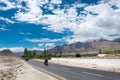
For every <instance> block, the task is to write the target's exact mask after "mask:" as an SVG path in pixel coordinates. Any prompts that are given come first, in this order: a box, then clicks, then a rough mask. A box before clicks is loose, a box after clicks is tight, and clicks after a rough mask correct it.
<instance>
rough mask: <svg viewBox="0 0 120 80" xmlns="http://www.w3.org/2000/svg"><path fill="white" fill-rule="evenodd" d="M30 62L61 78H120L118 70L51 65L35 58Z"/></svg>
mask: <svg viewBox="0 0 120 80" xmlns="http://www.w3.org/2000/svg"><path fill="white" fill-rule="evenodd" d="M28 63H29V64H30V65H32V66H33V67H34V68H36V69H38V70H40V71H46V73H47V72H49V73H52V76H53V75H54V74H55V77H59V79H60V80H120V73H117V72H109V71H101V70H95V69H87V68H77V67H69V66H64V65H58V64H51V63H49V66H45V65H44V63H43V62H40V61H35V60H29V61H28ZM73 65H74V64H73ZM50 75H51V74H50ZM57 75H58V76H57ZM47 80H49V79H47Z"/></svg>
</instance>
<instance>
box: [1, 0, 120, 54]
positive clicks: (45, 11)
mask: <svg viewBox="0 0 120 80" xmlns="http://www.w3.org/2000/svg"><path fill="white" fill-rule="evenodd" d="M118 37H120V1H119V0H0V50H3V49H10V50H12V51H13V52H20V51H23V50H24V48H25V47H26V48H29V49H31V50H33V49H37V50H43V49H44V48H45V46H46V44H47V45H48V47H49V48H52V47H54V46H56V45H63V44H70V43H73V42H78V41H81V42H84V41H87V40H93V39H95V40H96V39H100V38H105V39H109V40H112V39H114V38H118Z"/></svg>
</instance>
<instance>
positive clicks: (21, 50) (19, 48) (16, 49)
mask: <svg viewBox="0 0 120 80" xmlns="http://www.w3.org/2000/svg"><path fill="white" fill-rule="evenodd" d="M4 49H10V50H11V51H12V52H14V53H17V52H23V51H24V48H23V47H9V48H7V47H3V48H0V51H2V50H4Z"/></svg>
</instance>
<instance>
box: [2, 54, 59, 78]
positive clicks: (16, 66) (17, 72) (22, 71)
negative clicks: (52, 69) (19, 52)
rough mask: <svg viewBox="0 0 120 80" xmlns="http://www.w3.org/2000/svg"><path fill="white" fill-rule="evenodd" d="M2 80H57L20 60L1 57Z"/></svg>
mask: <svg viewBox="0 0 120 80" xmlns="http://www.w3.org/2000/svg"><path fill="white" fill-rule="evenodd" d="M0 80H57V79H56V78H54V77H52V76H50V75H48V74H45V73H43V72H40V71H38V70H36V69H34V68H33V67H32V66H30V65H29V64H27V63H26V62H25V61H23V60H21V59H20V58H13V57H12V58H11V57H3V56H2V57H0Z"/></svg>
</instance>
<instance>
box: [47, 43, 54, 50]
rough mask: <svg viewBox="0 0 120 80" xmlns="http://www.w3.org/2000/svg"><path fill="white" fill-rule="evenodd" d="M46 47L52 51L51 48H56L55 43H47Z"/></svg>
mask: <svg viewBox="0 0 120 80" xmlns="http://www.w3.org/2000/svg"><path fill="white" fill-rule="evenodd" d="M46 47H47V49H50V48H53V47H55V44H54V43H47V44H46Z"/></svg>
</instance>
